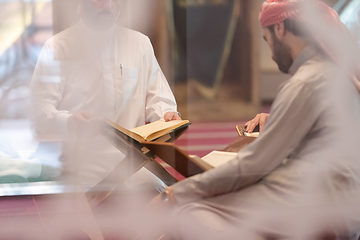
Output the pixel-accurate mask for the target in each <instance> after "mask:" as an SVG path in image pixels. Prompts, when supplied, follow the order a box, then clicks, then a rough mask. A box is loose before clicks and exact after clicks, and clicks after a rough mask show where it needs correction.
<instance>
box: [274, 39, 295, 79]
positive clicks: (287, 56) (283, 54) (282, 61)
mask: <svg viewBox="0 0 360 240" xmlns="http://www.w3.org/2000/svg"><path fill="white" fill-rule="evenodd" d="M271 38H272V42H273V47H274V57H273V60H274V61H275V62H276V63H277V65H278V67H279V70H280V71H281V72H283V73H289V69H290V67H291V65H292V64H293V62H294V60H293V59H292V57H291V51H290V47H289V46H287V45H286V44H284V43H282V42H280V41H279V40H278V39H277V37H276V36H275V34H274V33H271Z"/></svg>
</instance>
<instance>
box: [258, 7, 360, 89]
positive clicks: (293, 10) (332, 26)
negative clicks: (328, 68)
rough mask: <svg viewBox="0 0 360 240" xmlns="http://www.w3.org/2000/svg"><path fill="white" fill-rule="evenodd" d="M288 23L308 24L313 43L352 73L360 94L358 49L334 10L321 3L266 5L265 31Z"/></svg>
mask: <svg viewBox="0 0 360 240" xmlns="http://www.w3.org/2000/svg"><path fill="white" fill-rule="evenodd" d="M285 19H293V20H297V21H300V22H302V23H304V24H305V26H306V27H307V28H308V30H309V32H310V33H311V35H312V37H313V39H315V40H316V41H317V43H318V44H319V46H321V47H322V48H323V50H324V51H325V52H326V53H327V54H328V55H329V57H331V58H332V59H333V60H334V61H335V62H336V63H337V64H338V65H339V66H340V67H342V68H343V69H344V70H345V71H347V72H348V73H349V75H350V76H351V78H352V80H353V81H354V83H355V85H356V87H357V88H358V90H359V91H360V81H359V79H360V59H359V51H358V47H357V46H356V43H355V41H354V39H353V38H352V36H351V34H350V32H349V30H348V29H347V27H346V26H345V25H344V24H343V23H342V22H341V20H340V17H339V15H338V14H337V12H336V11H335V10H334V9H332V8H331V7H329V6H328V5H327V4H325V3H323V2H320V1H318V0H267V1H266V2H264V3H263V4H262V7H261V10H260V14H259V21H260V24H261V26H262V27H263V28H266V27H269V26H271V25H274V24H277V23H281V22H283V21H284V20H285Z"/></svg>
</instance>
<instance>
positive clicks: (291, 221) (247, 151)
mask: <svg viewBox="0 0 360 240" xmlns="http://www.w3.org/2000/svg"><path fill="white" fill-rule="evenodd" d="M290 74H291V75H292V78H291V79H290V80H288V81H287V82H285V83H284V84H283V85H282V86H281V87H280V89H279V92H278V95H277V97H276V99H275V101H274V103H273V106H272V108H271V111H270V117H269V118H268V121H267V123H266V125H265V128H264V130H263V132H261V134H260V136H259V138H258V139H257V140H256V141H254V142H253V143H252V144H250V145H249V146H247V147H246V148H244V149H242V150H241V151H240V152H239V153H238V156H237V158H236V159H233V160H232V161H230V162H228V163H227V164H224V165H222V166H220V167H218V168H215V169H213V170H210V171H208V172H205V173H203V174H199V175H197V176H194V177H192V178H189V179H186V180H184V181H182V182H180V183H177V184H175V185H174V186H173V190H174V193H175V196H176V199H177V201H178V206H177V207H176V208H175V212H176V215H175V216H176V217H175V218H174V219H175V222H176V223H177V224H176V226H175V225H174V226H169V228H168V229H170V230H169V234H170V235H174V236H175V237H176V238H177V239H266V238H267V239H268V238H269V237H271V236H274V237H275V236H276V237H280V238H281V236H285V239H296V238H297V239H309V236H312V235H316V234H317V232H322V231H326V230H333V231H334V232H346V231H348V230H349V231H355V230H356V229H357V227H358V225H357V222H356V221H355V220H356V218H357V217H358V216H360V214H359V213H360V211H359V210H360V207H359V206H358V205H359V204H358V202H359V201H357V200H359V199H360V198H359V193H360V192H359V191H360V178H359V177H360V174H359V173H360V95H359V93H358V92H357V90H356V88H355V86H354V85H353V83H352V82H351V80H350V79H349V78H348V77H347V75H346V74H344V73H343V72H342V71H341V70H340V69H339V68H338V67H337V66H336V65H335V64H333V63H332V62H330V61H328V60H326V58H325V57H323V56H322V55H321V54H320V53H318V52H317V51H316V50H315V48H312V47H306V48H305V49H304V50H303V51H302V52H301V53H300V54H299V56H298V57H297V58H296V59H295V61H294V63H293V64H292V66H291V68H290ZM359 203H360V202H359ZM275 239H276V238H275Z"/></svg>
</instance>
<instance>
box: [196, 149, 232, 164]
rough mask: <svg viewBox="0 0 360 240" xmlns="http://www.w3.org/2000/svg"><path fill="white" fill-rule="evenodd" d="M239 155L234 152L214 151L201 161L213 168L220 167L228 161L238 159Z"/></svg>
mask: <svg viewBox="0 0 360 240" xmlns="http://www.w3.org/2000/svg"><path fill="white" fill-rule="evenodd" d="M236 156H237V153H234V152H224V151H212V152H211V153H209V154H208V155H206V156H204V157H202V158H201V159H202V160H203V161H205V162H207V163H208V164H209V165H211V166H212V167H218V166H220V165H222V164H224V163H227V162H228V161H230V160H232V159H234V158H236Z"/></svg>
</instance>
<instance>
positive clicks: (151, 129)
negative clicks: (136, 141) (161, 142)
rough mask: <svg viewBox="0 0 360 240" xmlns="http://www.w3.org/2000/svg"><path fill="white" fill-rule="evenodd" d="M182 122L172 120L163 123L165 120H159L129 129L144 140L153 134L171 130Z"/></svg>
mask: <svg viewBox="0 0 360 240" xmlns="http://www.w3.org/2000/svg"><path fill="white" fill-rule="evenodd" d="M182 122H183V120H174V121H169V122H165V120H163V119H160V120H158V121H156V122H153V123H149V124H146V125H144V126H140V127H137V128H134V129H131V130H130V131H132V132H134V133H136V134H138V135H140V136H142V137H143V138H144V139H146V138H147V137H148V136H150V135H151V134H153V133H155V132H159V131H162V130H164V129H168V128H171V127H173V126H176V125H179V124H181V123H182Z"/></svg>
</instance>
